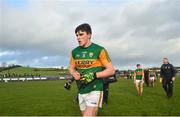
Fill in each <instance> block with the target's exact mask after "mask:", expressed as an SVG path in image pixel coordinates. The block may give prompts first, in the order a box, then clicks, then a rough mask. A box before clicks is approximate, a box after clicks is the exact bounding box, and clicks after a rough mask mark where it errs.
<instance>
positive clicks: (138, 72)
mask: <svg viewBox="0 0 180 117" xmlns="http://www.w3.org/2000/svg"><path fill="white" fill-rule="evenodd" d="M143 72H144V71H143V69H136V70H135V73H136V79H137V80H142V76H143Z"/></svg>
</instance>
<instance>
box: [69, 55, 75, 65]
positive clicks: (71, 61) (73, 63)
mask: <svg viewBox="0 0 180 117" xmlns="http://www.w3.org/2000/svg"><path fill="white" fill-rule="evenodd" d="M70 65H74V66H75V60H74V58H73V56H72V55H71V58H70Z"/></svg>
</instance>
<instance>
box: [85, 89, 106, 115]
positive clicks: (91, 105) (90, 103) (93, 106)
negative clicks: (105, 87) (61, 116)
mask: <svg viewBox="0 0 180 117" xmlns="http://www.w3.org/2000/svg"><path fill="white" fill-rule="evenodd" d="M85 100H86V109H85V111H84V113H83V116H96V115H97V113H98V108H101V107H102V100H103V92H102V91H92V92H90V93H89V94H88V95H87V96H86V99H85Z"/></svg>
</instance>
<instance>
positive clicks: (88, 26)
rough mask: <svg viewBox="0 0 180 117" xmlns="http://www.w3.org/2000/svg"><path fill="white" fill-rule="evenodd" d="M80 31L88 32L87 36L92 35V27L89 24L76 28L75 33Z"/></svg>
mask: <svg viewBox="0 0 180 117" xmlns="http://www.w3.org/2000/svg"><path fill="white" fill-rule="evenodd" d="M79 31H83V32H86V33H87V34H92V31H91V26H90V25H89V24H87V23H83V24H81V25H79V26H78V27H76V29H75V33H77V32H79Z"/></svg>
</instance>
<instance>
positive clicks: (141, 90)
mask: <svg viewBox="0 0 180 117" xmlns="http://www.w3.org/2000/svg"><path fill="white" fill-rule="evenodd" d="M143 84H144V83H143V81H141V82H140V96H141V95H142V93H143Z"/></svg>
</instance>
